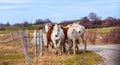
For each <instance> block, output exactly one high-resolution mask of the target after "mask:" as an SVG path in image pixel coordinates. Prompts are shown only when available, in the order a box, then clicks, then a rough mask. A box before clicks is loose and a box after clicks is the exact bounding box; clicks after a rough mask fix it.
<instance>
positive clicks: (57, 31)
mask: <svg viewBox="0 0 120 65" xmlns="http://www.w3.org/2000/svg"><path fill="white" fill-rule="evenodd" d="M64 39H65V35H64V31H63V29H62V28H61V26H60V25H57V24H55V26H54V27H53V30H52V34H51V40H52V42H53V44H54V49H55V53H56V54H57V53H58V54H59V55H61V49H62V44H63V43H64Z"/></svg>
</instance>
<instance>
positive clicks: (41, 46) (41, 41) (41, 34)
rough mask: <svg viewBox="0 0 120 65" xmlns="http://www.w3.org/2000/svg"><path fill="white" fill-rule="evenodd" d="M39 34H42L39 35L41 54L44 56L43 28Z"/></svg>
mask: <svg viewBox="0 0 120 65" xmlns="http://www.w3.org/2000/svg"><path fill="white" fill-rule="evenodd" d="M39 34H40V35H39V37H40V40H39V42H40V56H42V53H43V45H44V43H43V33H42V30H41V29H40V33H39Z"/></svg>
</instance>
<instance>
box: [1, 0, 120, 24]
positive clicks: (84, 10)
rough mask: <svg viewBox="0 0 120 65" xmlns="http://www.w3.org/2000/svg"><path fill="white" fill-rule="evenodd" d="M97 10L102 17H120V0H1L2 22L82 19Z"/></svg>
mask: <svg viewBox="0 0 120 65" xmlns="http://www.w3.org/2000/svg"><path fill="white" fill-rule="evenodd" d="M90 12H95V13H96V14H97V15H98V16H101V17H102V19H104V18H107V17H108V16H112V17H115V18H120V0H0V23H7V22H9V23H10V24H14V23H19V22H20V23H21V22H24V21H28V22H30V23H33V22H35V20H36V19H43V20H45V19H47V18H49V19H50V20H51V21H52V22H58V23H59V22H61V21H64V20H74V19H80V18H82V17H84V16H88V14H89V13H90Z"/></svg>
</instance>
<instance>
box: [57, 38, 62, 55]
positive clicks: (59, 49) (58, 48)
mask: <svg viewBox="0 0 120 65" xmlns="http://www.w3.org/2000/svg"><path fill="white" fill-rule="evenodd" d="M61 47H62V46H61V40H59V42H58V44H57V51H58V55H61Z"/></svg>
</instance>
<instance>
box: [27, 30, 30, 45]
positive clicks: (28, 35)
mask: <svg viewBox="0 0 120 65" xmlns="http://www.w3.org/2000/svg"><path fill="white" fill-rule="evenodd" d="M29 38H30V34H29V31H27V43H28V47H30V39H29Z"/></svg>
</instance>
